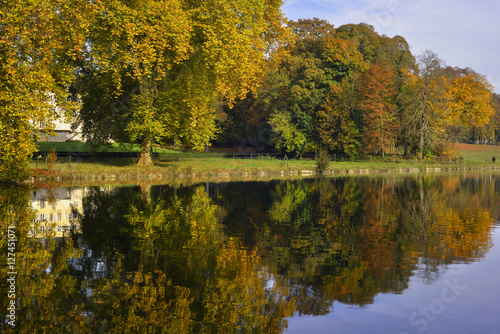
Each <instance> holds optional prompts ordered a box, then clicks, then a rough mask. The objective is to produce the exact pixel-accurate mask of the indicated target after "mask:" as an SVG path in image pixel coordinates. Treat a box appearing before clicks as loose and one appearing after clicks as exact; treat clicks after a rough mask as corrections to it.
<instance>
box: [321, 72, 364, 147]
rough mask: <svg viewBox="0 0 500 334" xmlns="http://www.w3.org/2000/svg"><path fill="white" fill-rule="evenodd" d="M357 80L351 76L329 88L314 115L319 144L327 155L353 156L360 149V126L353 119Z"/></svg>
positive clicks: (354, 74)
mask: <svg viewBox="0 0 500 334" xmlns="http://www.w3.org/2000/svg"><path fill="white" fill-rule="evenodd" d="M360 76H361V75H360V74H359V73H357V72H352V73H350V74H349V75H348V76H347V77H345V78H344V79H343V80H342V82H340V83H338V84H334V85H332V88H331V89H330V91H329V92H328V94H327V95H326V97H325V100H324V103H323V105H322V106H321V108H320V109H319V110H318V112H317V118H318V123H317V124H318V126H317V129H318V134H319V138H320V140H321V143H322V144H323V145H325V146H326V147H327V148H328V149H329V150H331V151H334V152H338V153H341V154H347V155H349V156H356V155H357V154H358V153H359V149H360V147H361V140H360V136H359V135H360V128H361V124H360V120H359V117H358V115H357V114H358V113H357V107H358V104H359V102H360V97H359V93H358V82H359V78H360Z"/></svg>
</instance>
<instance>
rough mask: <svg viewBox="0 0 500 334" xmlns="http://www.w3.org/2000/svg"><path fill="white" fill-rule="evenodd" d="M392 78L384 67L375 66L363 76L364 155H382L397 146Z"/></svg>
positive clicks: (390, 71)
mask: <svg viewBox="0 0 500 334" xmlns="http://www.w3.org/2000/svg"><path fill="white" fill-rule="evenodd" d="M394 77H395V74H394V72H393V71H392V69H391V68H390V67H388V66H386V65H383V64H379V63H375V64H373V65H372V66H370V68H369V69H368V70H367V71H366V72H365V73H364V74H363V76H362V77H361V79H360V83H359V93H360V95H361V103H360V104H359V109H360V110H361V111H362V115H363V131H362V133H363V134H362V136H363V148H362V149H363V151H364V152H366V153H371V154H381V155H382V156H384V155H385V153H386V152H389V150H390V149H391V148H393V147H394V146H395V144H396V128H397V126H398V123H397V121H398V118H397V115H396V110H397V109H396V106H395V104H394V98H395V96H396V90H395V86H394Z"/></svg>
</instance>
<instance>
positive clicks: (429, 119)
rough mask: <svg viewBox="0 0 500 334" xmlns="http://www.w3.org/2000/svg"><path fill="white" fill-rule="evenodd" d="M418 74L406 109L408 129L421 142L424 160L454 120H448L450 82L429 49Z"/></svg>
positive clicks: (412, 78)
mask: <svg viewBox="0 0 500 334" xmlns="http://www.w3.org/2000/svg"><path fill="white" fill-rule="evenodd" d="M417 65H418V75H411V76H410V79H409V80H408V83H407V86H406V89H408V92H409V93H408V94H410V97H409V98H408V100H407V104H406V106H405V107H406V108H407V113H408V120H407V124H408V125H407V126H406V129H407V131H408V133H409V134H411V136H412V137H414V138H415V139H416V141H417V142H418V151H419V155H420V158H421V159H422V158H423V156H424V153H425V151H426V149H427V148H430V147H431V146H432V145H431V144H433V143H435V142H437V138H438V137H440V136H442V135H443V133H444V128H445V126H446V125H447V124H449V121H450V119H449V118H446V115H447V107H446V79H445V77H444V76H443V72H442V68H443V66H444V62H443V61H442V60H441V59H440V58H439V56H438V55H437V54H436V53H434V52H432V51H430V50H426V51H424V52H423V53H422V54H420V55H419V56H418V57H417Z"/></svg>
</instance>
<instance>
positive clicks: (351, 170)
mask: <svg viewBox="0 0 500 334" xmlns="http://www.w3.org/2000/svg"><path fill="white" fill-rule="evenodd" d="M51 144H54V143H51ZM61 144H65V143H61ZM66 144H67V143H66ZM72 148H73V149H74V148H75V146H72ZM457 150H459V151H460V153H461V154H463V156H465V157H466V161H465V162H432V163H431V162H418V161H416V160H407V161H404V162H375V161H374V162H351V161H343V162H330V165H329V168H328V169H327V171H326V172H325V174H327V175H342V174H357V173H385V172H398V173H413V172H436V171H443V170H450V171H454V170H494V169H500V160H499V162H496V163H493V162H491V159H492V157H493V156H498V157H499V158H500V147H497V146H486V145H467V144H457ZM169 156H170V159H169V160H168V161H157V162H156V163H155V165H154V166H150V167H139V166H137V165H136V164H135V163H136V159H127V158H121V159H101V160H98V161H94V162H92V161H90V160H84V159H82V160H76V161H75V160H73V161H72V162H71V164H70V163H69V160H68V159H67V158H62V159H58V161H57V162H56V163H54V165H53V166H52V167H51V168H50V169H49V168H48V166H47V165H46V164H45V162H44V160H43V159H41V160H39V161H38V163H37V162H36V161H33V162H32V168H33V171H34V179H37V180H58V181H65V180H98V179H102V180H105V179H121V180H135V179H162V180H172V179H176V178H182V179H193V178H200V179H205V178H207V177H208V178H234V177H281V176H306V175H308V176H309V175H315V174H316V165H315V161H314V160H288V161H283V160H280V159H276V158H267V157H260V158H254V159H248V158H247V159H232V158H223V157H218V156H217V155H212V154H207V155H206V156H203V155H192V156H193V157H196V158H189V156H190V155H189V154H187V153H186V154H178V158H177V157H175V158H172V155H170V154H169Z"/></svg>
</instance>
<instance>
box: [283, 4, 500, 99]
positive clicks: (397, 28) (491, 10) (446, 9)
mask: <svg viewBox="0 0 500 334" xmlns="http://www.w3.org/2000/svg"><path fill="white" fill-rule="evenodd" d="M283 12H284V13H285V15H286V16H287V17H288V18H290V19H292V20H297V19H298V18H312V17H318V18H320V19H325V20H328V21H329V22H330V23H332V24H333V25H335V26H337V27H338V26H340V25H343V24H347V23H360V22H366V23H368V24H371V25H373V26H374V27H375V29H376V31H377V32H379V33H380V34H385V35H387V36H391V37H392V36H395V35H401V36H403V37H404V38H405V39H406V40H407V41H408V43H409V44H410V46H411V47H412V52H413V53H414V55H418V54H419V53H421V52H422V51H424V50H426V49H430V50H432V51H434V52H436V53H437V54H438V55H439V56H440V57H441V58H442V59H443V60H444V61H445V62H446V63H447V64H448V65H450V66H459V67H471V68H473V69H474V70H476V71H477V72H479V73H481V74H483V75H485V76H486V77H487V78H488V80H489V81H490V83H492V84H493V85H494V86H495V88H496V91H497V92H499V93H500V61H499V60H498V58H499V56H500V37H499V32H500V20H499V19H498V18H497V16H498V13H500V1H497V0H479V1H467V0H441V1H435V0H418V1H417V0H373V1H369V0H356V1H340V0H292V1H289V2H287V3H285V5H284V6H283Z"/></svg>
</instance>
